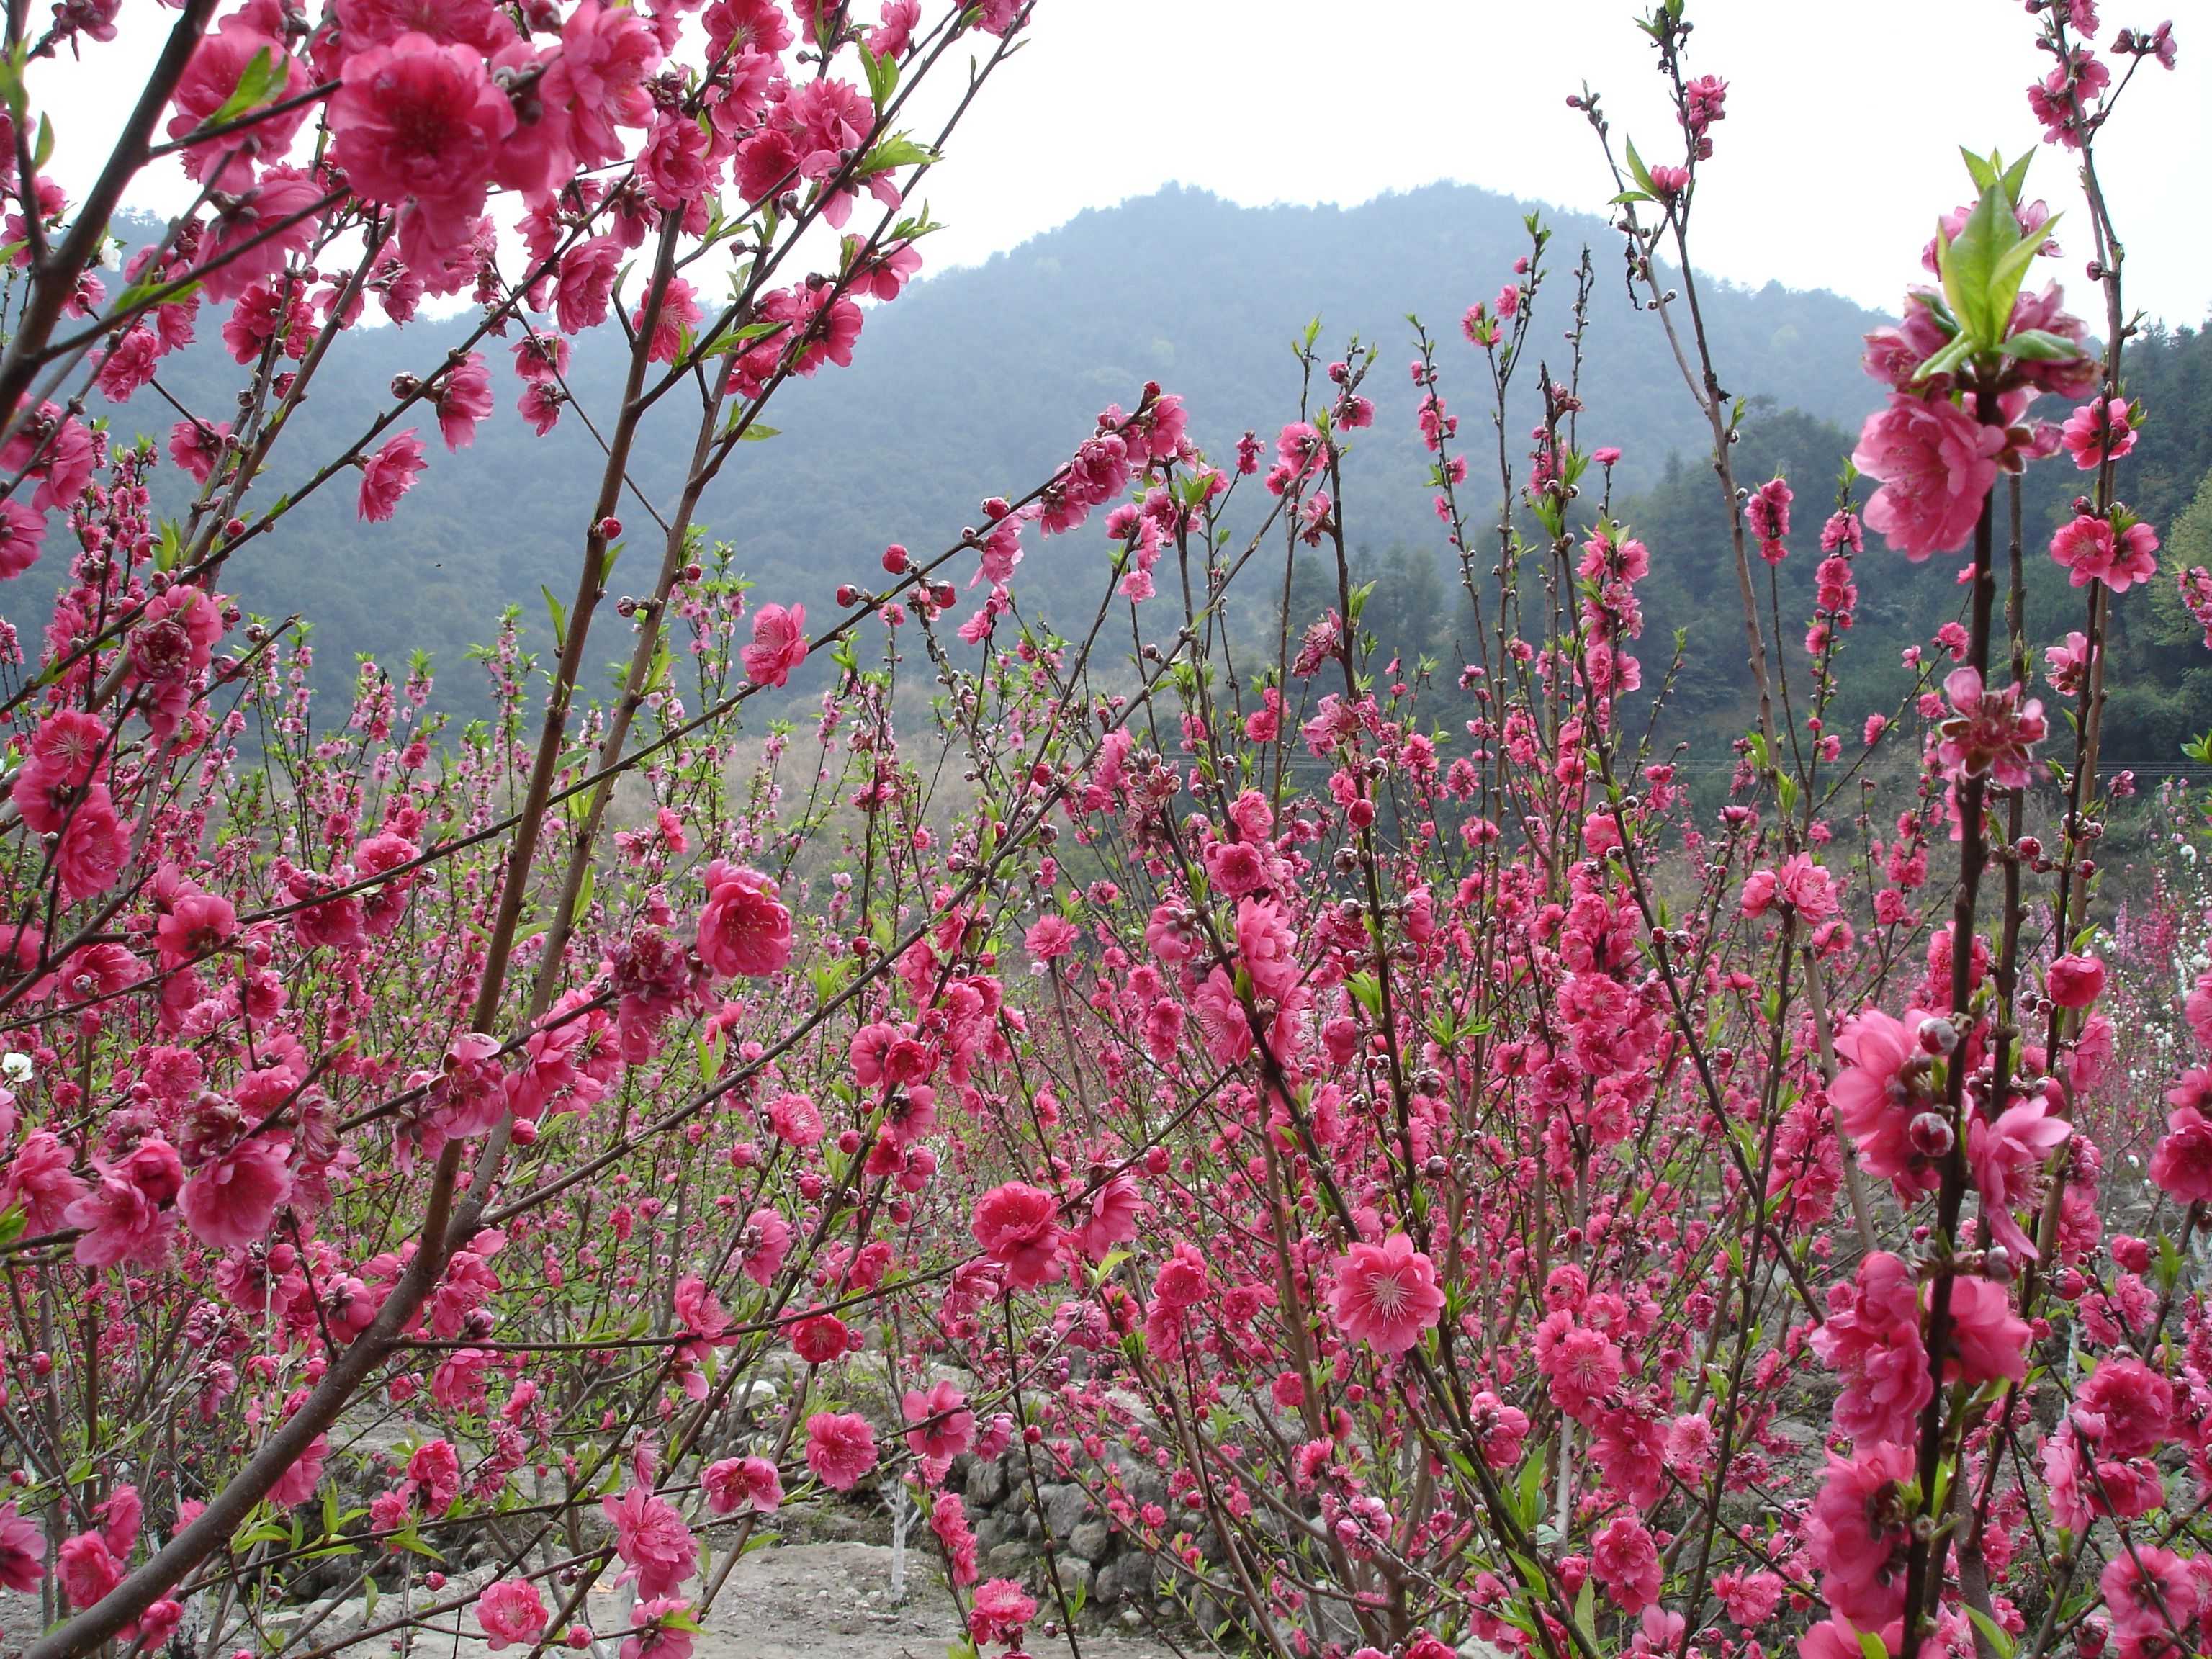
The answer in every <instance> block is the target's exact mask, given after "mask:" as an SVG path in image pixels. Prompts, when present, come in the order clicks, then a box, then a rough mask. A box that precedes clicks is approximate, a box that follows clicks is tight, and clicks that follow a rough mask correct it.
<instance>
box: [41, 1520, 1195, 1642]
mask: <svg viewBox="0 0 2212 1659" xmlns="http://www.w3.org/2000/svg"><path fill="white" fill-rule="evenodd" d="M907 1563H908V1573H907V1599H906V1600H905V1601H904V1602H903V1603H902V1604H899V1605H896V1606H895V1605H893V1604H892V1601H891V1598H890V1568H891V1553H890V1549H889V1548H888V1547H885V1546H883V1545H879V1544H865V1543H827V1544H780V1545H776V1546H774V1547H770V1548H768V1549H763V1550H757V1551H755V1552H754V1553H752V1554H750V1555H749V1556H747V1557H746V1558H745V1559H744V1560H742V1561H740V1562H739V1563H738V1565H737V1566H736V1568H735V1569H734V1570H732V1572H731V1574H730V1577H729V1582H728V1583H726V1584H725V1585H724V1586H723V1587H722V1593H721V1595H720V1597H719V1598H718V1599H717V1600H716V1601H715V1604H714V1612H713V1613H712V1614H711V1615H709V1617H708V1620H707V1621H706V1622H707V1631H706V1633H705V1634H704V1635H703V1636H702V1637H700V1638H697V1640H696V1644H695V1646H694V1649H693V1654H694V1659H823V1656H832V1655H834V1656H836V1659H941V1656H943V1655H944V1653H945V1647H946V1644H948V1643H949V1642H950V1641H951V1639H952V1638H954V1637H955V1636H956V1635H957V1626H956V1624H955V1622H954V1620H953V1613H952V1602H951V1597H950V1596H948V1595H946V1594H945V1589H944V1587H943V1585H942V1584H941V1583H939V1581H938V1579H937V1577H936V1574H935V1573H934V1572H933V1571H932V1563H931V1560H930V1558H929V1557H928V1556H927V1555H925V1554H924V1553H921V1551H918V1550H909V1552H908V1556H907ZM603 1598H604V1599H603ZM389 1605H390V1604H389V1602H387V1603H386V1607H389ZM590 1606H591V1610H592V1614H593V1615H595V1617H594V1618H593V1622H594V1623H595V1624H597V1625H599V1626H602V1627H609V1628H611V1627H612V1626H615V1625H616V1623H617V1614H616V1612H615V1595H614V1592H613V1591H612V1589H605V1590H594V1591H593V1593H592V1596H591V1598H590ZM602 1606H604V1607H605V1609H606V1611H605V1613H600V1612H599V1609H600V1607H602ZM380 1611H382V1609H380ZM1044 1616H1045V1611H1044V1610H1041V1611H1040V1617H1039V1623H1038V1624H1037V1625H1036V1626H1031V1627H1030V1633H1029V1641H1028V1646H1029V1649H1030V1651H1031V1652H1032V1653H1035V1654H1036V1655H1037V1656H1039V1659H1044V1656H1048V1655H1050V1654H1053V1653H1055V1652H1065V1651H1066V1646H1065V1644H1063V1643H1062V1642H1060V1641H1059V1640H1057V1639H1054V1638H1047V1637H1046V1636H1045V1634H1044V1632H1043V1630H1042V1621H1043V1618H1044ZM447 1627H448V1628H449V1629H451V1628H452V1626H451V1625H450V1624H449V1625H448V1626H447ZM460 1628H461V1629H462V1630H465V1631H466V1632H469V1634H468V1635H467V1636H466V1637H463V1638H460V1639H458V1640H456V1639H454V1638H453V1637H450V1636H449V1637H447V1638H444V1639H440V1638H435V1637H431V1638H418V1639H417V1640H416V1643H414V1644H412V1646H413V1655H414V1659H495V1656H493V1655H492V1654H490V1653H489V1650H487V1649H486V1648H485V1647H484V1645H483V1642H482V1641H481V1640H480V1639H475V1632H476V1621H475V1620H473V1619H471V1618H465V1619H464V1620H462V1621H461V1624H460ZM38 1633H39V1598H38V1597H37V1596H35V1595H15V1594H14V1593H12V1592H6V1591H0V1656H13V1655H16V1654H20V1653H21V1652H22V1650H23V1649H24V1647H25V1646H26V1645H27V1644H28V1643H29V1642H30V1641H31V1640H33V1638H36V1636H37V1635H38ZM335 1633H336V1632H334V1631H331V1632H327V1634H335ZM325 1634H326V1632H318V1634H317V1638H314V1639H313V1640H311V1641H310V1643H309V1645H310V1646H312V1645H314V1644H315V1641H316V1640H319V1639H323V1638H324V1637H325ZM1080 1639H1081V1642H1082V1650H1083V1656H1084V1659H1173V1653H1174V1650H1173V1649H1171V1648H1170V1646H1169V1645H1168V1644H1165V1643H1164V1642H1162V1641H1160V1640H1159V1639H1158V1638H1155V1637H1152V1636H1151V1635H1150V1634H1149V1633H1148V1632H1139V1633H1137V1634H1134V1635H1129V1636H1121V1635H1115V1636H1085V1637H1083V1638H1080ZM607 1645H608V1646H609V1648H610V1649H611V1648H612V1646H613V1644H612V1643H610V1644H607ZM390 1651H391V1650H390V1647H389V1645H388V1638H387V1641H379V1642H377V1643H375V1644H374V1645H373V1646H365V1647H364V1649H363V1650H362V1653H363V1659H368V1655H370V1654H374V1655H375V1656H376V1659H386V1656H387V1655H389V1653H390ZM524 1651H525V1650H521V1649H510V1650H508V1653H507V1656H506V1659H520V1656H521V1654H522V1653H523V1652H524ZM548 1659H569V1656H568V1650H566V1649H565V1648H554V1649H551V1650H549V1653H548Z"/></svg>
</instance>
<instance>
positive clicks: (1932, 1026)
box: [1919, 1014, 1959, 1054]
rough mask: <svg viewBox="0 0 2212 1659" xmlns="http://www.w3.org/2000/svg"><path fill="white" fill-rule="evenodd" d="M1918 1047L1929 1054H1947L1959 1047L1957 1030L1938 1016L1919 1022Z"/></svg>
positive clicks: (1933, 1015)
mask: <svg viewBox="0 0 2212 1659" xmlns="http://www.w3.org/2000/svg"><path fill="white" fill-rule="evenodd" d="M1919 1036H1920V1046H1921V1048H1923V1049H1924V1050H1925V1051H1926V1052H1928V1053H1929V1054H1949V1053H1950V1052H1951V1051H1952V1050H1953V1049H1954V1048H1957V1047H1958V1046H1959V1028H1958V1027H1957V1026H1955V1025H1954V1024H1951V1022H1950V1021H1949V1020H1948V1019H1945V1018H1942V1017H1941V1016H1939V1015H1936V1014H1930V1015H1929V1017H1928V1018H1926V1019H1923V1020H1922V1021H1921V1022H1920V1032H1919Z"/></svg>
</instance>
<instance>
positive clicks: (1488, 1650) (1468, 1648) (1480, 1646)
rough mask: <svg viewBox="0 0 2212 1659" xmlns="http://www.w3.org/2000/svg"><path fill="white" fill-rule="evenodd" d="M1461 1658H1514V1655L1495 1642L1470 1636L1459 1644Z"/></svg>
mask: <svg viewBox="0 0 2212 1659" xmlns="http://www.w3.org/2000/svg"><path fill="white" fill-rule="evenodd" d="M1459 1659H1512V1656H1511V1655H1510V1654H1508V1653H1507V1652H1506V1651H1505V1650H1504V1648H1501V1647H1499V1646H1498V1644H1497V1643H1495V1642H1486V1641H1484V1640H1483V1639H1482V1638H1480V1636H1470V1637H1468V1638H1467V1640H1466V1641H1464V1642H1462V1643H1461V1644H1459Z"/></svg>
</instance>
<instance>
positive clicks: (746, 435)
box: [738, 422, 783, 444]
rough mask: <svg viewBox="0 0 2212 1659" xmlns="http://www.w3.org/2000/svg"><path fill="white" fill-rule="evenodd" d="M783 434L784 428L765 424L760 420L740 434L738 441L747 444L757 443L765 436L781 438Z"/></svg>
mask: <svg viewBox="0 0 2212 1659" xmlns="http://www.w3.org/2000/svg"><path fill="white" fill-rule="evenodd" d="M781 436H783V429H782V428H781V427H773V426H763V425H761V424H760V423H759V422H754V423H753V424H752V425H751V426H749V427H747V428H745V429H744V431H743V432H740V433H739V434H738V442H739V443H745V444H757V443H758V442H760V441H761V440H762V439H763V438H781Z"/></svg>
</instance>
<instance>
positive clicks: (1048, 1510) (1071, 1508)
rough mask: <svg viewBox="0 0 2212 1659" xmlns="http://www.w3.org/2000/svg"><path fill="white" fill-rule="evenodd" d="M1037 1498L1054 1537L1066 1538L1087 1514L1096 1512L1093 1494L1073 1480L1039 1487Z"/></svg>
mask: <svg viewBox="0 0 2212 1659" xmlns="http://www.w3.org/2000/svg"><path fill="white" fill-rule="evenodd" d="M1037 1500H1038V1504H1039V1506H1040V1507H1041V1508H1042V1510H1044V1518H1045V1520H1046V1522H1048V1524H1049V1525H1050V1526H1051V1528H1052V1535H1053V1536H1054V1538H1066V1536H1068V1535H1069V1534H1071V1533H1073V1531H1074V1530H1075V1529H1076V1528H1077V1527H1078V1526H1079V1525H1081V1524H1082V1522H1083V1521H1084V1519H1085V1517H1086V1516H1090V1515H1091V1514H1094V1513H1095V1512H1096V1511H1095V1510H1093V1509H1092V1508H1091V1495H1090V1494H1089V1493H1088V1492H1085V1491H1084V1490H1083V1488H1082V1487H1081V1486H1077V1485H1076V1484H1075V1483H1074V1482H1073V1481H1070V1482H1068V1483H1067V1484H1066V1486H1040V1487H1038V1488H1037Z"/></svg>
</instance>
